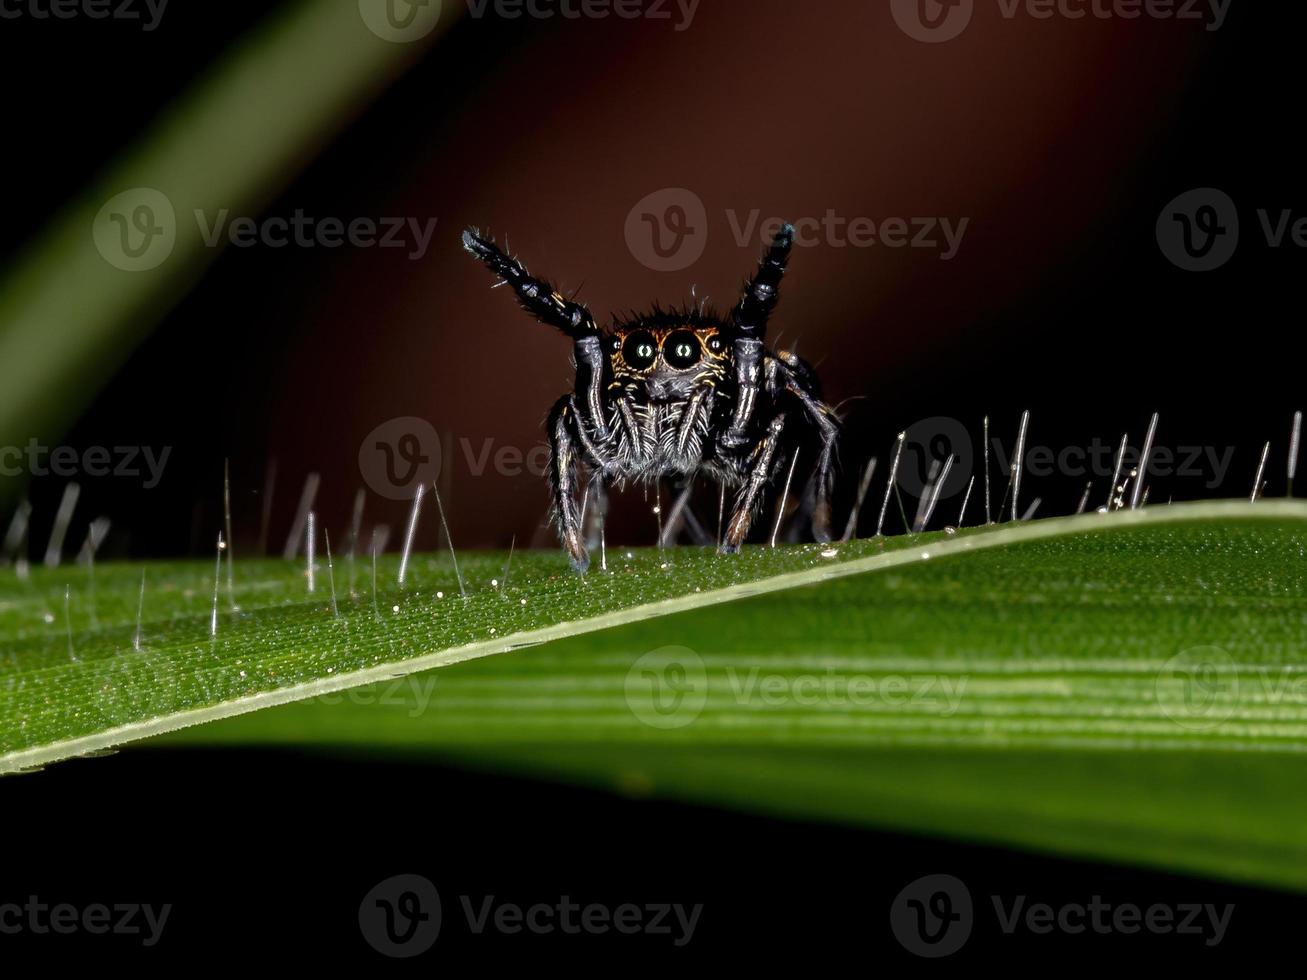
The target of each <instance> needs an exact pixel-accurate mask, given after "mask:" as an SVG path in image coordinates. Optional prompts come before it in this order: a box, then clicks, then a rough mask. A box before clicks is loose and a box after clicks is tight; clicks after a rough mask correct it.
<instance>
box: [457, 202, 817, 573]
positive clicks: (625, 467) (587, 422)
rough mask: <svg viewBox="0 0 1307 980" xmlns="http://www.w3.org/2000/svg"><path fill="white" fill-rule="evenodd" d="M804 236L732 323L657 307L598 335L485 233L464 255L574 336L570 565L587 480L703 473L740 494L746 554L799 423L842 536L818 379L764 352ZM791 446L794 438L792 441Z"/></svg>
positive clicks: (734, 527) (736, 517)
mask: <svg viewBox="0 0 1307 980" xmlns="http://www.w3.org/2000/svg"><path fill="white" fill-rule="evenodd" d="M793 241H794V229H793V228H791V227H790V226H788V225H787V226H785V227H784V228H782V229H781V231H780V233H779V234H778V235H777V236H776V239H775V240H774V241H773V242H772V244H771V246H770V248H768V249H767V251H766V253H765V254H764V255H763V257H762V261H761V262H760V263H759V266H758V271H757V273H756V274H755V275H754V276H753V278H752V279H750V280H749V281H748V282H747V283H746V284H745V287H744V294H743V296H742V297H741V298H740V301H739V302H738V303H737V304H736V306H735V308H734V309H733V310H731V313H730V315H729V316H727V317H717V316H714V315H712V314H711V313H707V312H704V311H703V310H702V309H698V308H695V309H688V310H684V311H666V310H655V311H654V312H653V313H652V314H650V315H648V316H637V317H634V318H632V319H630V320H627V321H623V322H615V323H614V324H613V325H612V326H611V327H610V328H609V329H608V330H606V331H603V330H600V329H599V327H598V326H596V324H595V321H594V318H593V317H591V315H590V312H589V311H588V310H587V309H586V308H585V307H584V306H582V305H581V304H579V303H575V302H573V301H571V300H569V299H567V298H566V297H564V296H563V295H562V294H561V293H559V292H558V291H557V290H555V289H554V287H553V286H551V285H549V284H548V283H547V282H544V281H542V280H540V279H535V278H532V277H531V276H530V275H529V274H528V273H527V271H526V269H525V267H523V265H522V264H521V263H520V262H518V261H517V260H516V259H514V258H512V257H511V256H508V255H506V254H504V253H503V252H502V251H500V250H499V249H498V248H497V247H496V246H495V244H494V243H493V242H491V241H490V240H488V239H486V238H482V237H481V236H480V235H478V234H477V233H475V232H473V231H465V232H464V233H463V246H464V248H466V249H467V250H468V251H469V252H471V253H472V254H473V255H475V256H477V258H479V259H481V260H482V261H483V262H485V264H486V265H487V266H489V267H490V269H491V271H493V272H494V273H495V274H496V275H498V276H499V277H500V278H501V279H502V280H503V281H504V282H506V283H508V284H509V285H510V286H512V287H513V290H514V291H515V292H516V293H517V297H518V299H519V301H520V302H521V304H522V306H523V308H525V309H526V311H527V312H528V313H530V314H531V315H532V316H534V317H536V318H537V319H538V320H540V321H542V322H544V323H548V324H551V325H553V326H555V327H558V328H559V329H560V330H562V331H563V332H564V333H566V334H567V335H568V336H569V337H571V338H572V340H573V343H574V346H575V357H576V389H575V391H573V392H572V393H571V394H569V395H564V396H563V397H562V398H560V399H559V400H558V402H557V403H556V404H555V405H554V408H553V411H552V412H550V414H549V423H548V429H549V445H550V450H551V455H550V483H551V485H552V487H553V493H554V514H553V516H554V522H555V525H556V527H557V529H558V535H559V538H560V539H561V540H562V543H563V547H564V548H565V549H566V550H567V553H568V556H569V557H570V558H571V560H572V564H573V565H574V566H575V567H576V568H577V569H579V570H581V571H585V569H586V568H587V566H588V565H589V556H588V555H587V553H586V548H585V542H584V540H583V538H582V533H581V513H580V506H581V505H580V502H579V501H578V500H577V487H578V470H582V469H583V470H585V471H586V473H587V474H588V475H589V476H590V478H592V479H598V480H600V481H601V483H602V484H605V485H606V484H609V483H617V484H619V485H620V484H622V483H623V482H624V481H626V480H627V479H640V480H654V479H657V478H658V477H661V476H664V475H681V476H690V475H693V474H695V473H704V474H706V475H707V476H709V477H710V478H711V479H713V480H716V481H717V482H719V483H721V484H723V485H725V486H728V487H734V488H738V491H737V493H736V497H735V504H734V508H733V510H732V514H731V519H730V522H729V524H728V525H727V527H726V530H725V533H724V535H723V540H722V550H724V551H728V552H733V551H738V550H739V548H740V545H741V544H742V543H743V542H744V539H745V537H746V536H747V534H748V533H749V525H750V524H751V523H752V520H753V516H754V514H755V512H756V511H757V509H758V507H759V506H760V504H761V503H762V497H763V490H764V488H765V487H766V486H767V485H768V484H769V483H770V482H771V481H772V479H773V477H774V476H775V475H776V473H777V472H778V470H779V469H780V468H781V463H782V460H783V458H784V453H783V452H782V445H783V442H785V441H786V432H787V426H791V427H793V426H795V425H796V424H797V425H803V426H806V427H807V428H808V429H810V430H815V431H816V433H817V435H818V437H819V443H820V449H819V450H818V454H817V464H816V473H815V474H814V481H813V507H812V528H813V534H814V535H815V536H816V538H817V539H818V540H819V541H827V540H829V539H830V500H829V498H830V483H831V460H832V454H833V452H834V447H835V436H836V434H837V432H838V420H837V419H836V416H835V412H834V410H833V409H832V408H831V407H830V406H829V405H827V404H826V403H825V402H823V401H822V400H821V396H820V392H819V390H818V387H817V380H816V376H815V375H814V373H813V371H812V369H811V368H810V367H809V366H808V365H807V364H806V363H805V362H804V361H803V360H801V359H800V358H799V357H797V356H796V355H794V354H792V353H789V352H787V351H779V352H773V351H771V350H768V349H767V348H766V347H765V346H764V345H763V335H764V334H765V332H766V329H767V319H768V317H769V316H770V315H771V312H772V310H773V309H774V308H775V306H776V300H777V289H778V287H779V286H780V281H781V277H782V276H783V275H784V273H785V263H786V260H787V259H788V258H789V254H790V247H791V245H792V244H793ZM791 441H792V440H791Z"/></svg>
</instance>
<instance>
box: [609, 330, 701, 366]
mask: <svg viewBox="0 0 1307 980" xmlns="http://www.w3.org/2000/svg"><path fill="white" fill-rule="evenodd" d="M663 357H664V359H666V361H667V363H668V364H670V365H671V366H672V367H674V368H688V367H690V366H692V365H693V364H695V363H697V362H698V360H699V339H698V338H697V337H695V335H694V334H692V333H690V332H689V331H688V330H678V331H677V332H676V333H674V334H672V335H671V336H670V337H668V338H667V339H666V340H665V341H663ZM657 358H658V343H657V341H656V340H654V337H653V335H652V334H649V333H645V332H644V331H643V330H641V331H637V332H636V333H633V334H631V336H629V337H627V338H626V343H625V344H624V345H623V346H622V359H623V360H624V361H626V363H627V364H629V365H630V366H631V367H633V368H635V369H636V370H637V371H643V370H644V369H645V368H647V367H650V366H651V365H652V364H653V362H654V361H655V360H657Z"/></svg>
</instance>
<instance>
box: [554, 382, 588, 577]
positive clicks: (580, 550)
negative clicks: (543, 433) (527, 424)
mask: <svg viewBox="0 0 1307 980" xmlns="http://www.w3.org/2000/svg"><path fill="white" fill-rule="evenodd" d="M575 425H576V413H575V411H574V408H573V405H572V396H570V395H565V396H563V397H562V398H560V399H559V400H558V401H557V402H555V403H554V407H553V410H552V411H551V412H550V413H549V486H550V489H551V490H552V491H553V495H554V508H553V518H554V527H555V529H556V530H557V532H558V539H559V541H560V542H561V543H562V545H563V550H564V551H566V552H567V557H568V558H570V559H571V561H572V567H573V568H575V569H576V570H577V571H578V572H581V573H582V574H584V573H585V571H586V569H588V568H589V567H590V554H589V552H587V551H586V548H585V541H584V539H583V538H582V534H581V514H580V509H579V506H578V504H577V499H576V492H577V479H576V470H577V465H578V463H579V460H578V459H577V453H576V446H577V442H578V441H579V440H578V439H577V437H576V436H575V435H574V427H575Z"/></svg>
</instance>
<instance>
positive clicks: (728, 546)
mask: <svg viewBox="0 0 1307 980" xmlns="http://www.w3.org/2000/svg"><path fill="white" fill-rule="evenodd" d="M784 430H785V413H784V412H781V413H779V414H778V415H776V417H775V418H773V419H772V420H771V422H769V423H768V424H767V433H766V435H764V436H763V438H762V441H761V442H760V443H758V448H757V449H756V450H754V455H753V460H752V461H751V463H750V464H749V476H748V478H747V479H746V480H745V482H744V486H743V487H741V489H740V492H739V495H738V496H737V497H736V498H735V509H734V510H733V511H732V513H731V522H730V524H728V525H727V527H726V534H725V536H724V537H723V539H722V552H723V553H725V554H732V553H734V552H737V551H739V550H740V545H742V544H744V539H745V538H746V537H748V534H749V525H751V524H752V523H753V514H754V511H755V510H757V508H758V504H759V503H760V502H761V500H762V489H763V487H765V486H766V485H767V481H768V480H770V479H771V472H772V465H773V462H774V460H775V458H776V448H777V446H779V445H780V441H781V433H782V432H783V431H784Z"/></svg>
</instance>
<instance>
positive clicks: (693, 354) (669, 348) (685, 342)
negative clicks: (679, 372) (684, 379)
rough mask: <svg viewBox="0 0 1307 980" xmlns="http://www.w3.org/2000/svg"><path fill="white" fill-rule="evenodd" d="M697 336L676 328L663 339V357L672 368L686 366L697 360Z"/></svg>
mask: <svg viewBox="0 0 1307 980" xmlns="http://www.w3.org/2000/svg"><path fill="white" fill-rule="evenodd" d="M699 353H700V351H699V338H698V337H696V336H695V335H694V334H692V333H690V331H688V330H678V331H677V332H676V333H674V334H672V335H671V336H670V337H668V338H667V339H666V340H665V341H663V358H664V359H665V360H666V361H667V363H668V364H670V365H671V366H672V367H674V368H688V367H690V366H691V365H693V364H695V363H697V362H698V360H699Z"/></svg>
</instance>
